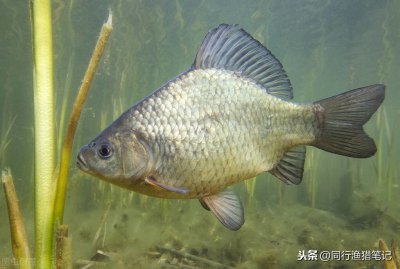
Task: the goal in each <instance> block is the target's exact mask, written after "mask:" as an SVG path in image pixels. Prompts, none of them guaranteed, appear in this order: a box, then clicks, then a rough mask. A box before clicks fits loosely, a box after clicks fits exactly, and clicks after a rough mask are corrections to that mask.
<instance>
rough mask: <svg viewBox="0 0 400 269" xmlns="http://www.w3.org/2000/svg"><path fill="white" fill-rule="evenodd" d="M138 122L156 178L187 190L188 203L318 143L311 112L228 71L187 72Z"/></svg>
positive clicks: (143, 109)
mask: <svg viewBox="0 0 400 269" xmlns="http://www.w3.org/2000/svg"><path fill="white" fill-rule="evenodd" d="M133 115H134V118H135V120H134V122H135V127H134V128H135V129H138V130H140V131H141V132H142V133H144V134H145V136H146V140H147V142H148V144H149V145H150V147H151V148H152V151H153V152H152V153H153V157H154V159H155V167H154V171H153V175H154V177H155V178H156V179H157V180H158V181H160V182H162V183H163V184H165V185H169V186H174V187H177V188H185V189H187V190H188V194H187V198H195V197H201V196H206V195H210V194H215V193H218V192H220V191H222V190H223V189H225V188H226V187H227V186H229V185H231V184H233V183H236V182H238V181H241V180H244V179H248V178H252V177H254V176H256V175H258V174H260V173H261V172H263V171H269V170H271V169H272V168H273V167H274V166H275V165H276V164H277V162H278V161H279V160H280V159H281V158H282V156H283V154H284V153H285V152H286V151H287V150H288V149H289V148H291V147H293V146H296V145H300V144H308V143H311V142H312V141H313V139H314V121H315V116H314V113H313V111H312V107H311V105H299V104H295V103H291V102H287V101H284V100H282V99H280V98H277V97H274V96H272V95H270V94H268V93H267V91H266V89H265V88H263V87H262V86H260V85H257V84H256V83H254V82H253V81H251V80H249V79H247V78H244V77H242V76H240V74H236V73H234V72H232V71H225V70H217V69H206V70H201V69H200V70H192V71H189V72H186V73H184V74H182V75H181V76H179V77H177V78H176V79H175V80H173V81H170V82H169V83H167V84H166V85H165V86H163V87H162V88H161V89H160V90H158V91H156V92H155V93H154V94H152V95H151V96H149V97H148V98H147V99H145V100H144V101H143V102H142V103H141V104H139V106H137V107H136V108H135V111H134V112H133ZM165 196H166V197H165V198H168V197H167V196H168V194H167V193H166V194H165ZM175 196H176V195H174V194H171V197H172V198H174V197H175Z"/></svg>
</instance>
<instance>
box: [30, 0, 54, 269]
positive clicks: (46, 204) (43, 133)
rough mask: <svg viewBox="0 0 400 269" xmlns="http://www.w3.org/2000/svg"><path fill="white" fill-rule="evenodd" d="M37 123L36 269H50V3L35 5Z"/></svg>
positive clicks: (40, 1) (37, 1)
mask: <svg viewBox="0 0 400 269" xmlns="http://www.w3.org/2000/svg"><path fill="white" fill-rule="evenodd" d="M30 7H31V26H32V39H33V63H34V66H33V67H34V68H33V73H34V76H33V77H34V95H33V96H34V124H35V142H34V143H35V253H36V267H37V268H41V269H42V268H43V269H50V268H51V264H52V243H53V226H54V217H53V216H54V214H53V197H54V196H53V195H54V185H53V173H54V164H55V163H54V148H55V143H54V98H53V48H52V46H53V45H52V44H53V43H52V29H51V5H50V0H35V1H34V2H33V1H32V2H31V6H30Z"/></svg>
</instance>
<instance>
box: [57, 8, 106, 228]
mask: <svg viewBox="0 0 400 269" xmlns="http://www.w3.org/2000/svg"><path fill="white" fill-rule="evenodd" d="M111 31H112V15H111V12H110V14H109V16H108V20H107V22H106V23H104V24H103V27H102V28H101V32H100V36H99V38H98V40H97V43H96V47H95V49H94V51H93V54H92V57H91V58H90V62H89V65H88V67H87V69H86V72H85V75H84V77H83V80H82V83H81V86H80V88H79V91H78V95H77V96H76V99H75V102H74V105H73V108H72V113H71V116H70V118H69V121H68V127H67V131H66V134H65V137H64V143H63V145H62V150H61V160H60V170H59V174H58V178H57V194H56V199H55V204H54V208H55V213H54V214H55V219H56V221H57V222H58V223H59V224H61V223H62V219H63V212H64V203H65V190H66V185H67V177H68V168H69V163H70V158H71V150H72V142H73V139H74V135H75V130H76V126H77V123H78V119H79V116H80V114H81V111H82V106H83V103H84V102H85V100H86V96H87V94H88V91H89V87H90V83H91V82H92V79H93V77H94V74H95V72H96V68H97V65H98V63H99V61H100V58H101V56H102V55H103V52H104V48H105V46H106V43H107V40H108V38H109V36H110V34H111Z"/></svg>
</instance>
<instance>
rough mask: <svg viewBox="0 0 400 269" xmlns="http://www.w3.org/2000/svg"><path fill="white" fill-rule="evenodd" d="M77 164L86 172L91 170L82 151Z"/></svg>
mask: <svg viewBox="0 0 400 269" xmlns="http://www.w3.org/2000/svg"><path fill="white" fill-rule="evenodd" d="M76 165H77V166H78V168H79V169H81V170H82V171H84V172H87V171H89V167H88V165H87V163H86V161H85V158H83V154H82V152H79V154H78V157H77V161H76Z"/></svg>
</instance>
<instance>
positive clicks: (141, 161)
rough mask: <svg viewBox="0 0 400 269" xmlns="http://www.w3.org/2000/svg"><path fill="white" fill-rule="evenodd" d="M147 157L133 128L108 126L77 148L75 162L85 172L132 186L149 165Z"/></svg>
mask: <svg viewBox="0 0 400 269" xmlns="http://www.w3.org/2000/svg"><path fill="white" fill-rule="evenodd" d="M150 157H151V154H150V152H149V150H148V147H147V146H146V145H145V143H143V141H141V139H140V137H139V136H138V135H137V134H136V133H135V132H133V131H131V130H122V131H121V130H120V129H118V128H113V126H110V127H109V128H107V129H105V130H104V131H103V132H102V133H100V134H99V135H98V136H97V137H96V138H95V139H93V140H92V141H91V142H90V143H89V144H87V145H85V146H83V147H82V148H81V149H80V151H79V153H78V156H77V165H78V168H79V169H81V170H82V171H84V172H86V173H88V174H92V175H94V176H97V177H99V178H101V179H104V180H106V181H108V182H110V183H114V184H116V185H119V186H122V187H125V188H129V189H132V188H133V185H134V184H135V181H138V180H139V179H141V178H143V177H145V175H146V173H147V171H148V169H150V166H151V163H152V162H151V158H150Z"/></svg>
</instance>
